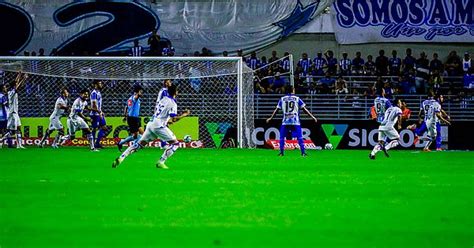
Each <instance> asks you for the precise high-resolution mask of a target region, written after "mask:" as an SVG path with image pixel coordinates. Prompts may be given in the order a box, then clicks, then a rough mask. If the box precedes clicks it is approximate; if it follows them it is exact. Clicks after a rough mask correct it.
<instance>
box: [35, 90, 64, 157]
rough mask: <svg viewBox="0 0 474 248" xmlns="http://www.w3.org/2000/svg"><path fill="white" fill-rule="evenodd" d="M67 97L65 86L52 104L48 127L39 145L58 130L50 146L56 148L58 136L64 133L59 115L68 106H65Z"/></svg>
mask: <svg viewBox="0 0 474 248" xmlns="http://www.w3.org/2000/svg"><path fill="white" fill-rule="evenodd" d="M68 97H69V92H68V91H67V89H66V88H64V89H62V90H61V96H60V97H58V99H57V100H56V103H55V104H54V111H53V113H52V114H51V116H50V117H49V127H48V130H46V134H45V135H44V136H43V138H42V139H41V142H40V143H39V145H38V146H39V147H41V148H42V147H43V146H44V142H45V141H46V139H47V138H48V137H49V135H51V133H52V132H54V131H58V133H57V134H56V137H54V141H53V144H52V145H51V147H53V148H58V142H59V140H60V138H61V137H62V136H63V135H64V127H63V124H61V116H62V115H63V114H64V112H66V111H67V110H69V107H68V106H67V104H68V100H67V98H68Z"/></svg>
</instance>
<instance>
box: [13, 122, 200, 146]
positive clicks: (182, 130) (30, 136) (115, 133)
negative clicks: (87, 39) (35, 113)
mask: <svg viewBox="0 0 474 248" xmlns="http://www.w3.org/2000/svg"><path fill="white" fill-rule="evenodd" d="M66 121H67V118H62V119H61V123H62V124H63V126H64V128H65V131H66V132H67V125H66ZM106 121H107V130H108V132H107V136H106V137H105V138H104V139H103V140H102V141H101V144H102V145H103V146H114V145H116V144H117V143H116V142H118V140H119V139H122V138H125V137H127V136H128V126H127V124H126V123H125V122H123V121H122V117H106ZM21 122H22V127H21V128H22V132H23V137H24V143H25V144H26V145H36V144H39V141H40V140H41V137H42V136H43V134H44V133H45V132H46V130H47V129H48V126H49V118H47V117H24V118H21ZM145 126H146V124H145V118H142V127H143V128H144V127H145ZM170 129H171V130H172V131H173V133H174V134H175V135H176V137H177V138H178V140H180V141H182V139H183V138H184V136H185V135H190V136H191V138H192V141H191V142H190V143H187V144H184V142H182V147H190V148H202V147H203V142H202V141H201V140H200V136H199V118H198V117H185V118H183V119H181V120H180V121H179V122H176V123H173V124H172V125H170ZM54 135H55V133H53V134H52V137H54ZM76 137H77V139H75V140H72V141H69V142H67V143H66V145H67V146H88V145H89V141H88V140H87V139H84V138H82V131H79V132H77V133H76ZM51 142H52V138H50V139H49V140H48V143H47V144H50V143H51ZM5 144H6V142H5ZM149 145H150V146H153V147H159V146H160V142H159V141H158V140H156V141H152V142H150V144H149Z"/></svg>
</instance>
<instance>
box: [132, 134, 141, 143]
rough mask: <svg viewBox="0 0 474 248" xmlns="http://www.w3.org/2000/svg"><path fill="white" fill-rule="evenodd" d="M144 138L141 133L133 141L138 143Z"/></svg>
mask: <svg viewBox="0 0 474 248" xmlns="http://www.w3.org/2000/svg"><path fill="white" fill-rule="evenodd" d="M141 138H142V135H141V134H138V135H137V138H136V139H134V140H133V143H137V142H138V141H139V140H140V139H141Z"/></svg>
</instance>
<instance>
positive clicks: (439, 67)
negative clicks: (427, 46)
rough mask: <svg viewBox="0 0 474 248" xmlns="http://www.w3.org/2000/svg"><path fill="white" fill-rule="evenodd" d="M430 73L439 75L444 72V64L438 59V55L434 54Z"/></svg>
mask: <svg viewBox="0 0 474 248" xmlns="http://www.w3.org/2000/svg"><path fill="white" fill-rule="evenodd" d="M430 71H431V72H434V71H438V72H439V73H442V72H443V71H444V69H443V62H441V60H439V59H438V54H437V53H433V59H432V60H431V62H430Z"/></svg>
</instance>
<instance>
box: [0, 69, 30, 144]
mask: <svg viewBox="0 0 474 248" xmlns="http://www.w3.org/2000/svg"><path fill="white" fill-rule="evenodd" d="M27 78H28V75H26V74H23V73H22V72H19V73H18V75H17V76H16V78H15V81H13V82H11V83H10V89H9V91H8V93H7V95H8V111H7V116H8V118H7V130H8V131H7V133H6V134H5V136H3V137H2V138H1V139H0V144H3V141H4V140H5V139H11V135H15V134H16V148H18V149H25V147H24V146H23V145H22V141H21V121H20V116H19V115H18V89H19V88H20V87H21V85H22V84H23V83H24V82H25V81H26V79H27Z"/></svg>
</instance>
